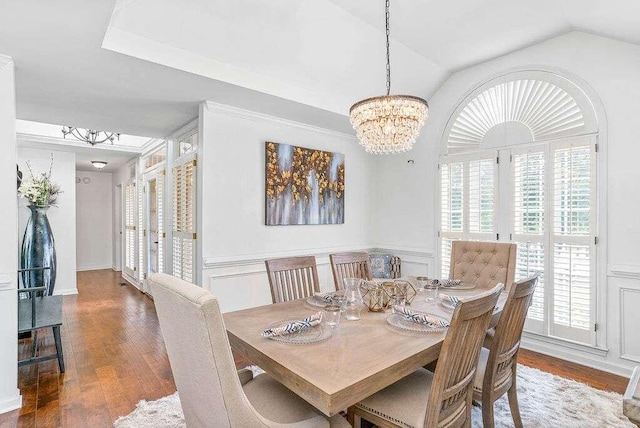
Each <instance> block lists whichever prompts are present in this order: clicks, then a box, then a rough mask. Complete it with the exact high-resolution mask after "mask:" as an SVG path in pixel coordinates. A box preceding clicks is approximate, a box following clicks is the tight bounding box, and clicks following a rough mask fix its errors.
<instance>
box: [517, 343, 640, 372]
mask: <svg viewBox="0 0 640 428" xmlns="http://www.w3.org/2000/svg"><path fill="white" fill-rule="evenodd" d="M520 346H521V347H522V348H523V349H527V350H529V351H534V352H538V353H540V354H544V355H549V356H550V357H555V358H560V359H562V360H566V361H569V362H572V363H576V364H580V365H583V366H586V367H591V368H593V369H596V370H602V371H605V372H608V373H613V374H615V375H618V376H622V377H626V378H628V377H629V376H630V375H631V371H632V368H633V365H627V364H624V363H622V362H617V361H612V360H611V359H606V358H602V357H599V356H598V355H597V354H590V353H587V352H581V351H579V350H576V349H571V348H569V347H567V346H561V345H556V344H553V343H547V342H543V341H539V340H536V339H535V338H531V337H524V336H523V337H522V342H521V345H520Z"/></svg>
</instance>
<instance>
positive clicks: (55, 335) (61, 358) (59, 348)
mask: <svg viewBox="0 0 640 428" xmlns="http://www.w3.org/2000/svg"><path fill="white" fill-rule="evenodd" d="M53 338H54V340H55V342H56V354H58V366H59V367H60V373H64V356H63V355H62V340H61V339H60V326H59V325H58V326H55V327H53Z"/></svg>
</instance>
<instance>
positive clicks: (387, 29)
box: [384, 0, 391, 96]
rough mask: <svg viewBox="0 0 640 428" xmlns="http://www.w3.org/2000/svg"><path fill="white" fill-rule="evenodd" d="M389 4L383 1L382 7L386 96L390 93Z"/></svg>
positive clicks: (386, 0) (389, 0) (387, 0)
mask: <svg viewBox="0 0 640 428" xmlns="http://www.w3.org/2000/svg"><path fill="white" fill-rule="evenodd" d="M390 4H391V0H385V5H384V23H385V33H386V38H387V96H389V94H390V93H391V54H390V48H389V47H390V46H389V37H390V35H391V30H390V29H389V15H390V13H389V6H390Z"/></svg>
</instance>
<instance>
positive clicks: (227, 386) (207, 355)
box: [149, 274, 349, 428]
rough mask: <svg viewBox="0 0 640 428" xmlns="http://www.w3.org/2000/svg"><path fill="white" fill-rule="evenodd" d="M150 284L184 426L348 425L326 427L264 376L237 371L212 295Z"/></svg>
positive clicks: (182, 285)
mask: <svg viewBox="0 0 640 428" xmlns="http://www.w3.org/2000/svg"><path fill="white" fill-rule="evenodd" d="M149 284H150V285H151V289H152V290H153V298H154V302H155V305H156V310H157V313H158V319H159V320H160V328H161V329H162V335H163V337H164V341H165V345H166V348H167V353H168V355H169V362H170V363H171V370H172V372H173V376H174V379H175V381H176V385H177V387H178V392H179V393H180V403H181V404H182V410H183V412H184V417H185V420H186V423H187V426H188V427H190V428H193V427H212V428H213V427H215V428H218V427H242V428H244V427H283V426H286V427H292V428H294V427H295V428H298V427H300V428H303V427H304V428H306V427H329V426H332V427H333V426H335V427H347V426H349V424H348V423H347V421H346V420H345V419H344V418H342V417H341V416H340V415H337V416H334V417H333V418H332V419H331V424H330V423H329V421H328V420H327V419H326V418H325V417H324V416H323V415H321V414H320V412H319V411H317V410H316V409H315V408H314V407H312V406H311V405H309V404H307V403H306V402H305V401H303V400H302V399H301V398H299V397H298V396H296V395H295V394H293V393H292V392H290V391H289V390H288V389H287V388H285V387H284V386H283V385H282V384H280V383H279V382H277V381H275V380H274V379H273V378H271V377H270V376H268V375H266V374H261V375H258V376H256V377H255V378H254V377H253V375H252V373H251V371H249V370H246V369H244V370H241V371H240V372H237V371H236V369H235V364H234V362H233V356H232V355H231V347H230V345H229V339H228V338H227V332H226V329H225V326H224V321H223V319H222V314H221V313H220V308H219V306H218V300H217V299H216V298H215V297H214V296H213V295H212V294H211V293H209V292H208V291H206V290H203V289H202V288H200V287H198V286H195V285H193V284H190V283H188V282H186V281H183V280H181V279H178V278H175V277H172V276H169V275H166V274H154V275H151V277H149ZM283 424H288V425H283Z"/></svg>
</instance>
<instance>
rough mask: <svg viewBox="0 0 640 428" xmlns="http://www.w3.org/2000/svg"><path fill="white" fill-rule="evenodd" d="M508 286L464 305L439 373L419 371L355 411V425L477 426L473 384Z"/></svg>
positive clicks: (442, 353) (445, 346)
mask: <svg viewBox="0 0 640 428" xmlns="http://www.w3.org/2000/svg"><path fill="white" fill-rule="evenodd" d="M501 291H502V285H497V286H495V287H494V288H493V289H491V290H489V291H486V292H484V293H483V294H481V295H480V296H478V297H476V298H474V299H470V300H466V301H462V302H460V303H458V305H457V306H456V309H455V311H454V312H453V317H452V319H451V325H450V327H449V330H448V332H447V335H446V337H445V339H444V343H443V344H442V349H441V351H440V357H439V360H438V361H439V362H438V366H437V368H436V371H435V373H433V374H432V373H431V372H429V371H428V370H426V369H424V368H423V369H419V370H418V371H416V372H414V373H412V374H410V375H409V376H407V377H405V378H403V379H401V380H399V381H398V382H396V383H395V384H393V385H391V386H389V387H387V388H385V389H383V390H382V391H380V392H377V393H376V394H374V395H372V396H371V397H369V398H366V399H365V400H363V401H361V402H360V403H358V404H356V405H355V406H352V407H350V408H349V412H350V414H352V415H353V417H354V427H359V426H360V423H361V419H362V418H363V419H366V420H368V421H370V422H372V423H374V424H375V425H378V426H380V427H398V426H399V427H403V428H404V427H407V426H414V427H423V426H424V427H425V428H435V427H460V426H467V427H470V426H471V405H472V399H473V381H474V378H475V375H476V371H477V365H478V358H479V356H480V349H481V347H482V341H483V339H484V335H485V332H486V330H487V327H488V326H489V322H490V321H491V317H492V315H493V310H494V308H495V306H496V303H497V302H498V297H499V295H500V292H501Z"/></svg>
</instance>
